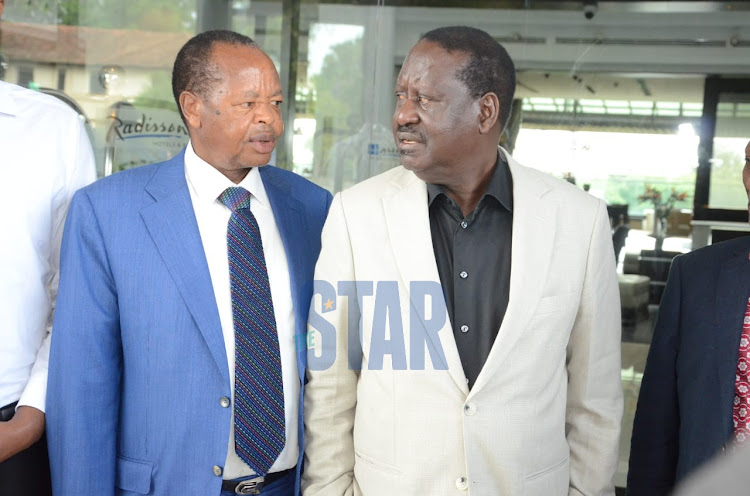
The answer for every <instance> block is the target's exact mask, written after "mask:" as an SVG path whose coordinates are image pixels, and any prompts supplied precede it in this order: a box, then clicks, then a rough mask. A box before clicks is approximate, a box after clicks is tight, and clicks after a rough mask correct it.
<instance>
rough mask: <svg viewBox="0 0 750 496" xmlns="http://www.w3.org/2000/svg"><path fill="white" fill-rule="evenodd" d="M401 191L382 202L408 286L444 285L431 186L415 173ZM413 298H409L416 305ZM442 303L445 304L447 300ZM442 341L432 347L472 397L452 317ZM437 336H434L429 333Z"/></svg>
mask: <svg viewBox="0 0 750 496" xmlns="http://www.w3.org/2000/svg"><path fill="white" fill-rule="evenodd" d="M395 186H396V187H397V191H396V192H395V193H394V194H392V195H389V196H386V197H384V198H383V199H382V203H383V212H384V215H385V220H386V226H387V229H388V236H389V237H390V246H391V249H392V250H393V255H394V258H395V260H396V265H397V268H398V271H399V273H400V275H401V279H402V282H403V283H404V286H405V287H406V288H407V289H408V288H409V286H410V283H411V282H412V281H434V282H437V283H438V284H440V275H439V274H438V270H437V262H436V261H435V252H434V251H433V248H432V236H431V234H430V217H429V211H428V205H427V186H426V185H425V183H424V182H423V181H421V180H420V179H419V178H417V177H416V176H415V175H414V174H412V173H411V172H409V173H405V174H402V175H399V176H398V179H397V180H396V181H395ZM413 297H414V296H413V295H411V294H410V295H409V298H410V301H411V304H412V305H415V304H416V302H415V301H413V299H412V298H413ZM442 304H443V305H445V300H444V299H443V301H442ZM437 334H438V336H439V342H433V343H432V344H433V345H434V346H435V347H437V348H438V349H440V350H443V353H444V355H445V359H446V362H447V365H448V372H449V373H450V375H451V377H452V378H453V380H454V381H455V382H456V385H457V386H458V388H459V389H461V391H463V393H464V394H469V388H468V386H467V384H466V376H465V375H464V370H463V366H462V365H461V359H460V357H459V356H458V348H456V341H455V340H454V338H453V330H452V328H451V324H450V321H449V319H448V318H446V322H445V324H444V325H443V327H442V329H440V332H438V333H437ZM429 336H430V337H433V335H432V334H429ZM428 366H429V365H428Z"/></svg>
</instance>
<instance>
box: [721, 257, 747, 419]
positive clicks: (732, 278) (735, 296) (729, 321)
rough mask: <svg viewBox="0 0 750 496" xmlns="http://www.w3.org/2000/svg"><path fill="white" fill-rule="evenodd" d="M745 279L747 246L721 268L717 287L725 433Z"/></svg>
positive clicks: (743, 300) (722, 407)
mask: <svg viewBox="0 0 750 496" xmlns="http://www.w3.org/2000/svg"><path fill="white" fill-rule="evenodd" d="M748 281H750V261H748V251H747V249H745V250H744V251H743V250H738V251H737V252H735V253H734V254H733V255H732V257H731V258H729V259H728V260H727V261H726V262H724V264H723V265H722V267H721V271H720V273H719V280H718V282H717V288H716V304H715V305H714V319H715V322H716V332H714V336H715V338H716V342H715V346H716V355H715V356H716V357H717V363H716V365H717V367H718V378H719V382H720V384H719V389H720V391H721V408H719V409H718V411H719V412H722V415H721V420H722V422H724V432H730V431H731V429H732V427H731V426H730V425H729V419H730V418H731V416H729V415H727V414H726V412H731V411H732V405H733V402H734V381H735V371H736V368H737V353H738V350H739V344H740V336H741V335H742V323H743V320H744V316H745V309H746V308H747V301H748V300H747V299H748V297H749V296H750V294H749V293H748Z"/></svg>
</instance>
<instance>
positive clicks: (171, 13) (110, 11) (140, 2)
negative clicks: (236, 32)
mask: <svg viewBox="0 0 750 496" xmlns="http://www.w3.org/2000/svg"><path fill="white" fill-rule="evenodd" d="M195 7H196V5H195V0H128V1H123V0H6V9H5V10H6V14H5V18H6V19H7V20H10V21H20V22H31V23H41V24H63V25H69V26H89V27H97V28H109V29H144V30H149V31H168V32H178V31H194V30H195V16H196V9H195Z"/></svg>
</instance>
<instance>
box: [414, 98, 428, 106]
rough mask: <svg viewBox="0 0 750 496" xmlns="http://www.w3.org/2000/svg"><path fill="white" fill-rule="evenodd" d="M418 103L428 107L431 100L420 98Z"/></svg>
mask: <svg viewBox="0 0 750 496" xmlns="http://www.w3.org/2000/svg"><path fill="white" fill-rule="evenodd" d="M417 101H418V102H419V104H420V105H426V104H427V103H429V102H430V99H429V98H427V97H426V96H418V97H417Z"/></svg>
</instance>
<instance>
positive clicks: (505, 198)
mask: <svg viewBox="0 0 750 496" xmlns="http://www.w3.org/2000/svg"><path fill="white" fill-rule="evenodd" d="M440 195H445V196H446V197H447V196H448V193H447V192H446V190H445V186H442V185H440V184H429V183H428V184H427V203H428V205H430V206H431V205H432V202H433V201H434V200H435V198H437V197H438V196H440ZM488 195H489V196H492V197H493V198H495V199H496V200H497V201H498V202H499V203H500V205H502V206H503V207H505V208H506V209H507V210H508V211H509V212H512V211H513V176H511V174H510V167H509V166H508V162H507V161H506V160H505V158H503V156H502V155H501V154H500V151H498V152H497V162H495V169H494V170H493V171H492V177H491V178H490V183H489V184H488V185H487V191H486V192H485V193H484V195H482V199H483V198H484V197H485V196H488ZM480 201H481V199H480Z"/></svg>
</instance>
